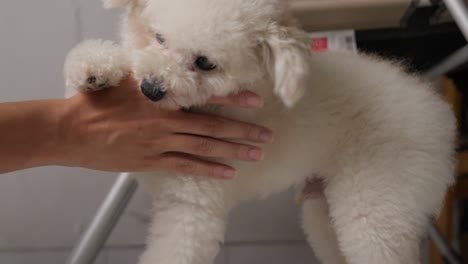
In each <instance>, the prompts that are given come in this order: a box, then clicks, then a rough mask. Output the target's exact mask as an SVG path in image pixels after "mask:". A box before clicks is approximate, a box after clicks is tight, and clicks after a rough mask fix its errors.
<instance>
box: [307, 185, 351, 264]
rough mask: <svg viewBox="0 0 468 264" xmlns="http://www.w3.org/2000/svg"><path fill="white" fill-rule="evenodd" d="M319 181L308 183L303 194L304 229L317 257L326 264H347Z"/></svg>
mask: <svg viewBox="0 0 468 264" xmlns="http://www.w3.org/2000/svg"><path fill="white" fill-rule="evenodd" d="M323 187H324V186H323V184H322V181H321V180H319V179H312V180H309V181H307V183H306V186H305V188H304V189H303V190H302V192H301V194H300V195H301V197H302V199H301V200H302V228H303V229H304V232H305V234H306V237H307V241H308V242H309V244H310V245H311V247H312V249H313V250H314V252H315V255H316V256H317V257H318V259H319V260H320V261H321V263H324V264H345V263H346V262H345V260H344V257H343V255H342V254H341V252H340V249H339V247H338V242H337V240H336V234H335V231H334V230H333V226H332V224H331V222H330V215H329V210H328V203H327V201H326V200H325V196H324V194H323Z"/></svg>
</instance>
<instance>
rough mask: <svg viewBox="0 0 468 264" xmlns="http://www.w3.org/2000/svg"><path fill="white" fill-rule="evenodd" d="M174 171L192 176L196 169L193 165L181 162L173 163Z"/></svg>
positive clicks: (185, 161) (189, 162)
mask: <svg viewBox="0 0 468 264" xmlns="http://www.w3.org/2000/svg"><path fill="white" fill-rule="evenodd" d="M174 167H175V169H176V170H178V171H181V172H183V173H187V174H194V173H195V172H196V169H197V167H196V166H195V164H194V163H193V162H191V161H188V160H182V161H178V162H176V163H175V166H174Z"/></svg>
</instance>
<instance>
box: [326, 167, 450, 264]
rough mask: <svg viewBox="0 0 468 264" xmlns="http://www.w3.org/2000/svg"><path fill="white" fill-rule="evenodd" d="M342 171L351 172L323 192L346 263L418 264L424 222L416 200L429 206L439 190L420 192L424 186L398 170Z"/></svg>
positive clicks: (415, 177) (358, 169)
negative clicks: (423, 199)
mask: <svg viewBox="0 0 468 264" xmlns="http://www.w3.org/2000/svg"><path fill="white" fill-rule="evenodd" d="M401 166H404V165H401ZM346 171H347V172H349V174H341V175H336V176H335V177H334V178H333V179H331V180H330V181H329V182H327V188H326V189H325V196H326V197H327V201H328V203H329V206H330V216H331V218H332V223H333V225H334V229H335V231H336V234H337V238H338V241H339V245H340V249H341V252H342V253H343V255H344V256H345V259H346V263H348V264H362V263H379V264H417V263H419V243H420V238H421V236H422V234H423V233H424V230H425V228H426V226H427V222H428V214H427V213H425V212H424V211H426V209H425V208H424V207H426V206H425V204H424V203H425V201H421V200H420V199H421V198H424V197H426V200H427V201H426V202H427V203H430V204H435V203H433V202H432V201H429V200H432V199H434V200H439V201H440V200H441V195H440V194H441V193H443V191H439V190H434V192H433V193H425V194H424V192H425V191H424V189H425V188H424V187H423V186H417V185H415V184H414V183H415V182H418V181H419V182H421V183H422V184H423V182H424V179H421V178H420V177H419V179H417V178H418V176H417V175H407V176H406V177H405V176H403V175H402V174H401V172H402V170H401V169H400V168H398V167H393V170H392V169H388V170H387V171H386V172H383V171H380V172H377V171H375V170H368V169H363V168H355V169H352V170H348V169H346ZM405 181H406V183H405ZM439 189H442V190H443V189H444V186H440V187H439ZM431 195H433V197H431ZM431 210H433V211H435V208H432V209H431Z"/></svg>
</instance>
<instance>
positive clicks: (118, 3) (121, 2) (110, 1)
mask: <svg viewBox="0 0 468 264" xmlns="http://www.w3.org/2000/svg"><path fill="white" fill-rule="evenodd" d="M134 1H136V0H102V2H103V5H104V8H113V7H125V6H127V5H129V4H130V3H131V2H134Z"/></svg>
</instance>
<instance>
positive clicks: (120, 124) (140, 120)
mask: <svg viewBox="0 0 468 264" xmlns="http://www.w3.org/2000/svg"><path fill="white" fill-rule="evenodd" d="M209 103H210V104H222V105H234V106H240V107H261V106H262V101H261V98H259V97H258V96H257V95H255V94H252V93H250V92H244V93H241V94H239V95H236V96H231V97H227V98H212V99H211V100H210V101H209ZM62 109H63V114H61V115H60V120H61V121H60V129H59V131H60V133H59V138H60V140H58V142H62V143H61V144H60V145H61V148H62V151H60V153H62V155H63V158H62V160H63V163H64V164H63V165H66V166H79V167H86V168H91V169H97V170H105V171H116V172H117V171H154V170H170V171H178V172H183V173H187V174H193V175H203V176H208V177H215V178H232V177H234V176H235V170H234V169H233V168H231V167H229V166H226V165H224V164H220V163H215V162H209V161H205V160H202V158H201V157H216V158H226V159H235V160H245V161H257V160H260V159H261V158H262V150H261V148H259V147H257V146H251V145H246V144H239V143H232V142H230V141H227V139H237V140H247V141H250V142H255V143H268V142H270V141H271V139H272V133H271V131H270V130H268V129H266V128H263V127H260V126H257V125H253V124H247V123H244V122H239V121H233V120H229V119H226V118H222V117H217V116H211V115H205V114H196V113H188V112H183V111H168V110H164V109H161V108H159V107H157V104H152V103H150V102H148V101H147V99H146V98H145V97H144V96H143V95H142V94H141V93H140V92H139V90H138V89H137V83H136V81H134V80H133V79H132V78H127V79H125V80H124V81H123V82H122V83H121V84H120V86H119V87H114V88H112V89H109V90H105V91H100V92H94V93H80V94H77V95H75V96H74V97H72V98H70V99H67V100H66V103H65V104H64V106H63V108H62Z"/></svg>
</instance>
